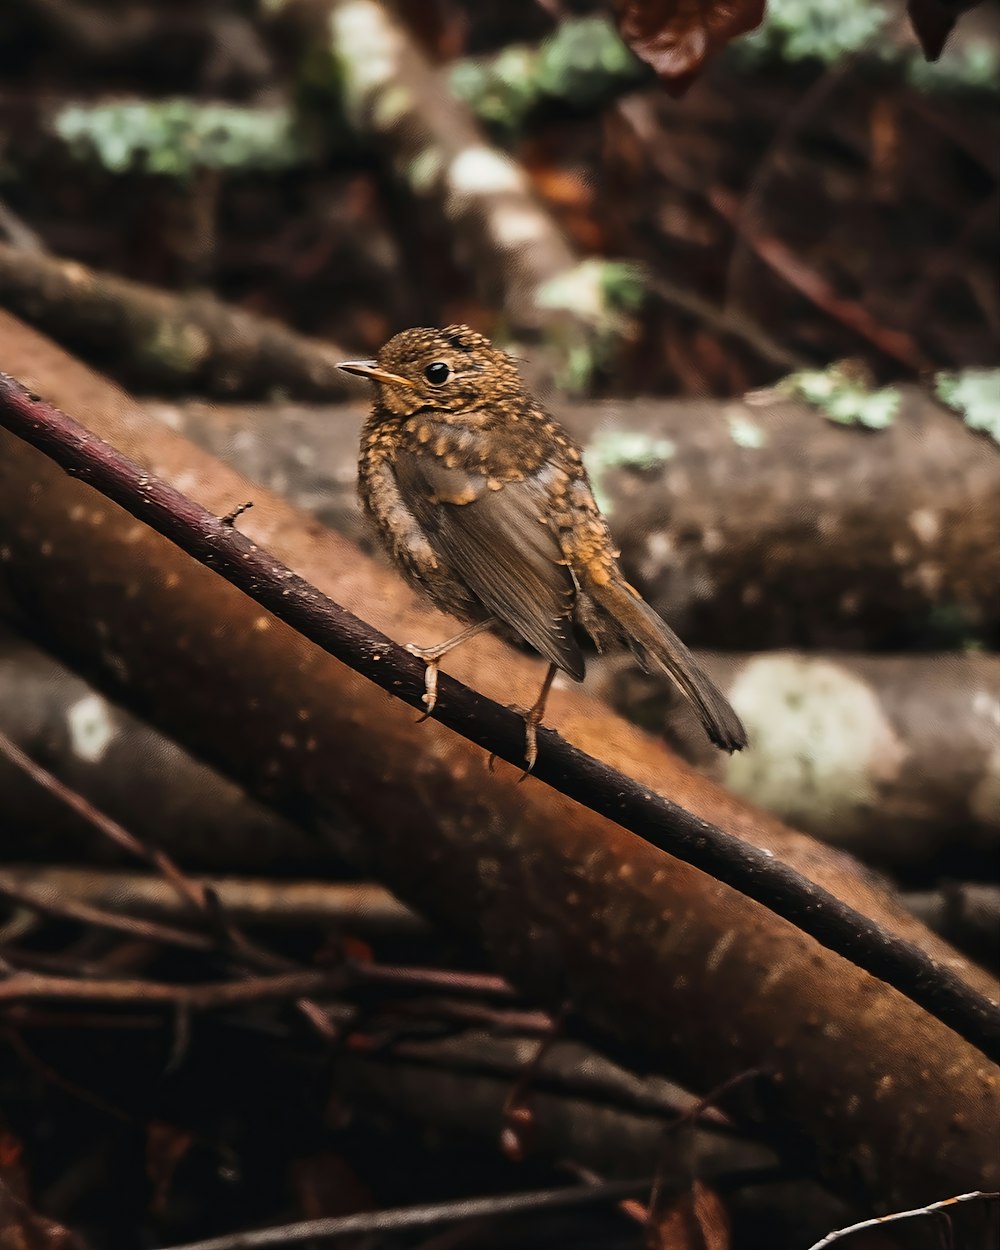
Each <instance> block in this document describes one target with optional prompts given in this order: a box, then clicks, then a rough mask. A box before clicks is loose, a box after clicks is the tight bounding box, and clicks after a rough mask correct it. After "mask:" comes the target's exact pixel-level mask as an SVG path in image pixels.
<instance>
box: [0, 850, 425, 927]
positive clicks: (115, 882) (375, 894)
mask: <svg viewBox="0 0 1000 1250" xmlns="http://www.w3.org/2000/svg"><path fill="white" fill-rule="evenodd" d="M191 879H192V881H193V884H194V885H195V886H196V888H198V889H200V890H210V891H211V892H212V893H213V894H214V895H215V897H216V898H217V899H218V901H219V904H220V906H221V907H222V909H223V911H224V912H225V914H226V915H227V916H228V917H229V918H230V920H233V921H235V922H236V923H238V924H253V925H268V926H273V927H277V926H301V927H307V926H308V927H315V926H322V927H324V928H334V927H336V926H345V927H347V928H348V929H350V930H351V931H354V930H358V931H360V932H362V933H378V934H386V933H393V934H413V933H425V932H427V922H426V921H425V920H423V919H422V918H421V917H420V916H418V915H416V914H415V913H414V912H412V911H411V910H410V909H409V908H408V907H405V906H404V905H403V904H402V903H401V902H400V901H399V899H397V898H396V897H395V896H394V895H392V894H390V893H389V891H388V890H387V889H385V887H384V886H381V885H375V884H373V883H372V882H368V881H356V882H355V881H352V882H339V881H275V880H272V879H271V878H269V877H216V876H211V877H210V876H202V875H199V876H194V877H192V878H191ZM8 884H9V885H11V886H13V887H15V888H17V889H22V888H24V889H30V890H31V891H33V892H34V897H35V898H37V897H39V895H38V891H43V892H44V898H45V899H52V898H58V899H60V900H67V899H71V900H73V901H74V902H76V903H80V904H86V905H87V906H89V907H94V908H100V909H101V911H102V913H103V914H104V915H107V914H108V913H110V912H113V913H115V914H117V915H126V914H127V915H128V916H130V917H136V916H145V917H146V918H148V919H151V920H161V921H163V920H180V921H190V920H191V919H192V916H191V908H190V907H189V906H188V905H187V904H186V902H184V901H181V900H178V898H177V895H176V893H175V891H174V890H173V888H172V887H171V886H170V885H169V884H168V883H167V882H165V881H164V880H163V878H162V877H161V876H159V875H156V874H153V873H145V872H134V871H131V870H120V869H101V868H71V867H66V866H64V865H53V864H34V863H33V864H7V865H4V867H3V870H2V872H0V889H2V888H3V887H4V886H5V885H8Z"/></svg>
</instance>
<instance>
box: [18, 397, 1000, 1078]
mask: <svg viewBox="0 0 1000 1250" xmlns="http://www.w3.org/2000/svg"><path fill="white" fill-rule="evenodd" d="M0 426H3V427H5V428H6V429H8V430H9V431H10V432H11V433H13V434H15V435H16V436H18V437H19V438H22V439H24V440H26V441H27V442H28V443H30V444H31V445H32V446H34V447H36V448H37V449H38V450H40V451H42V452H43V453H44V454H45V455H47V456H50V457H51V458H52V459H53V460H54V461H55V462H56V463H57V464H59V465H61V466H62V467H63V468H64V469H65V470H66V471H67V472H69V473H71V474H73V475H74V476H77V477H79V478H81V479H82V480H83V481H85V482H87V483H88V484H89V485H91V486H92V487H94V488H95V489H96V490H98V491H100V492H101V493H102V494H104V495H106V496H107V497H108V498H109V499H111V500H113V501H114V502H115V503H117V504H119V505H120V506H121V507H122V508H124V509H125V510H126V511H127V512H129V513H131V515H132V516H134V517H136V518H137V519H138V520H140V521H142V522H143V523H145V524H146V525H149V526H150V527H151V528H153V529H154V530H156V531H157V532H158V533H160V534H162V535H163V536H164V537H166V538H168V539H169V540H170V541H171V542H173V543H175V544H176V545H177V546H178V547H180V548H181V549H182V550H183V551H186V552H187V553H188V554H189V555H191V556H193V557H194V558H195V559H196V560H198V561H199V562H200V563H202V564H204V565H205V566H206V567H208V568H211V569H214V570H215V571H216V572H218V573H219V574H220V575H221V576H223V577H225V578H226V580H227V581H230V582H231V583H232V584H233V585H235V586H238V587H239V588H240V589H241V590H242V591H243V592H244V593H245V594H247V595H248V596H249V597H250V598H251V599H253V600H255V601H256V602H257V603H259V604H261V606H262V607H264V608H267V609H268V610H269V611H271V612H272V613H273V614H274V615H275V616H276V617H278V618H279V619H280V620H282V621H284V622H285V623H286V624H288V625H290V626H291V627H292V628H293V629H295V630H297V631H298V632H299V633H300V634H302V635H303V636H304V637H306V638H308V639H310V640H311V641H312V642H314V643H316V644H317V645H318V646H320V647H321V648H322V649H323V650H325V651H326V652H328V653H329V654H330V655H332V656H334V657H335V658H336V659H338V660H340V661H342V662H343V663H345V664H347V665H349V666H350V667H351V668H352V669H354V671H355V672H358V673H360V674H361V675H363V676H365V677H367V678H369V679H370V680H371V681H374V682H375V683H376V684H377V685H379V686H381V687H382V689H384V690H387V691H388V692H389V693H390V694H393V695H395V696H396V697H397V698H399V699H402V700H403V701H404V702H405V703H408V704H409V705H410V706H411V707H414V708H417V709H418V710H421V711H422V710H424V709H423V707H422V698H423V693H424V665H423V664H422V663H421V662H420V661H419V660H418V659H417V658H416V657H415V656H411V655H409V654H408V653H407V652H406V651H405V650H404V649H403V648H402V647H400V646H398V645H397V644H395V643H394V642H392V641H391V640H390V639H389V638H387V637H386V636H385V635H384V634H382V633H380V632H379V631H377V630H375V629H374V628H373V627H372V626H370V625H368V624H366V623H365V622H364V621H361V620H359V619H358V618H357V617H356V616H354V615H353V614H352V613H350V612H347V611H346V610H345V609H344V608H342V607H341V606H340V605H339V604H336V603H334V602H333V601H332V600H331V599H329V598H327V596H326V595H324V594H321V593H320V591H318V590H317V589H316V587H315V586H312V585H310V584H309V583H308V582H307V581H305V580H304V579H303V578H301V577H299V576H297V575H296V574H295V573H294V572H293V571H292V570H291V569H290V568H288V567H287V566H286V565H284V564H282V563H281V562H280V561H278V560H276V559H275V558H274V557H273V556H272V555H270V554H269V553H267V552H266V551H263V550H261V548H259V547H258V546H257V545H256V544H255V543H253V542H251V541H250V539H248V538H246V537H245V536H244V535H243V534H241V533H240V532H239V531H238V530H236V529H234V528H232V527H230V526H227V525H224V524H223V523H222V521H221V520H220V519H219V518H218V517H216V516H213V515H212V514H211V513H210V512H208V511H207V510H206V509H205V508H203V507H202V506H201V505H200V504H198V503H196V502H195V501H194V500H192V499H189V498H187V497H186V496H185V495H183V494H181V492H180V491H178V490H175V489H174V488H173V487H172V486H170V485H169V484H168V483H166V482H164V481H161V480H160V479H159V478H156V477H153V476H152V475H151V474H150V473H149V472H148V470H146V469H144V468H143V467H142V466H141V465H139V464H137V463H136V462H135V461H134V460H131V459H129V458H128V457H127V456H124V455H122V454H121V453H120V452H118V451H117V450H116V449H115V448H114V447H112V446H111V445H110V444H109V443H106V442H105V441H104V440H103V439H101V438H99V437H97V435H95V434H92V433H91V432H90V431H89V430H87V429H86V428H85V427H84V426H82V425H80V424H79V423H78V422H76V421H74V420H73V419H72V418H71V417H68V416H66V414H65V413H62V412H60V411H59V409H57V408H55V407H54V406H53V405H51V404H49V403H46V402H45V401H44V400H42V399H40V398H39V397H38V396H37V395H32V394H30V393H29V392H28V391H27V390H26V389H25V387H24V386H22V385H21V384H20V383H19V382H17V381H16V380H15V379H14V378H11V377H8V376H7V375H4V374H0ZM434 716H435V718H436V719H437V720H439V721H440V722H441V723H442V724H444V725H447V726H448V727H449V728H450V729H453V730H455V731H456V732H457V733H460V734H462V735H463V736H464V737H466V738H468V739H469V740H470V741H472V742H475V743H477V744H478V745H480V746H482V747H484V748H486V750H488V751H490V752H492V753H493V754H495V755H497V756H499V757H500V758H501V759H504V760H507V761H508V762H509V763H511V764H514V765H515V766H516V767H521V766H522V765H523V753H524V725H523V721H522V718H521V717H520V716H518V715H517V713H516V712H513V711H512V710H511V709H509V708H504V707H501V706H500V705H499V704H497V703H494V702H493V701H492V700H491V699H487V698H486V697H485V696H484V695H481V694H478V693H476V692H475V691H473V690H470V689H469V688H468V687H466V686H463V685H462V684H461V683H460V682H458V681H456V680H454V679H453V678H451V677H448V676H444V677H442V679H441V683H440V698H439V700H438V706H437V708H436V709H435V712H434ZM539 744H540V751H539V757H538V761H537V764H536V766H535V770H534V776H535V778H536V779H537V780H539V781H542V782H546V783H547V784H549V785H551V786H553V787H554V788H555V789H557V790H559V791H560V792H561V793H563V794H566V795H568V796H569V797H570V798H572V799H575V800H576V801H577V802H578V803H581V804H583V805H584V806H586V807H589V808H591V809H592V810H593V811H595V812H598V813H600V814H601V815H603V816H605V817H607V818H608V819H610V820H613V821H616V822H617V823H618V824H619V825H621V826H622V827H623V828H625V829H629V830H631V831H632V832H633V833H635V834H636V835H637V836H639V837H640V838H643V839H645V840H646V841H647V842H649V843H650V844H651V845H653V846H656V847H659V848H660V849H661V850H664V851H666V852H667V853H668V854H670V855H673V856H675V857H676V858H678V859H681V860H684V861H685V862H687V863H689V864H693V865H694V866H695V867H696V868H699V869H701V870H702V871H703V872H706V873H708V874H709V875H710V876H712V877H714V878H716V879H717V880H719V881H723V882H725V883H726V884H727V885H730V886H732V887H733V888H734V889H736V890H739V891H741V892H742V893H743V894H745V895H747V896H748V897H750V898H753V899H755V900H756V901H757V902H759V903H762V904H763V905H764V906H765V907H768V908H769V909H770V910H771V911H773V912H775V913H776V914H777V915H779V916H782V917H784V918H785V919H786V920H788V921H790V922H791V923H792V924H793V925H795V926H797V927H798V928H799V929H801V930H802V931H803V932H805V933H808V934H810V935H811V936H812V937H814V938H815V939H816V940H817V941H818V942H820V943H821V944H822V945H823V946H825V947H827V948H828V949H829V950H832V951H835V952H836V953H838V954H840V955H842V956H844V957H845V958H846V959H849V960H850V961H851V962H852V963H854V964H856V965H857V966H858V967H860V968H863V969H864V970H865V971H866V972H869V973H870V974H871V975H873V976H875V977H878V978H880V979H881V980H883V981H885V982H887V983H888V984H889V985H892V986H893V987H894V988H895V989H897V990H899V991H900V993H902V994H904V995H906V996H907V997H908V998H910V999H911V1000H912V1001H913V1002H915V1003H918V1004H919V1005H920V1006H921V1007H923V1008H924V1010H926V1011H928V1012H930V1013H931V1014H932V1015H934V1016H936V1017H937V1018H938V1019H940V1020H942V1021H943V1022H944V1023H945V1024H947V1025H948V1026H949V1027H950V1028H952V1029H954V1030H955V1032H957V1033H959V1034H960V1035H961V1036H962V1037H964V1038H966V1040H967V1041H969V1042H971V1043H972V1045H974V1046H976V1047H977V1048H978V1049H979V1050H981V1051H982V1052H983V1054H985V1055H987V1056H988V1057H989V1058H990V1059H992V1060H994V1061H1000V1004H998V1003H997V1002H995V1001H992V1000H991V999H988V998H986V997H985V996H984V995H982V994H979V993H977V992H976V991H975V990H974V989H972V987H971V986H969V985H968V984H967V983H966V982H965V981H964V980H963V979H962V978H961V977H960V976H958V975H957V974H956V973H955V972H954V971H952V970H951V969H950V968H947V967H945V966H944V965H942V964H940V963H938V962H937V961H936V960H934V959H932V958H931V957H930V956H929V955H927V954H926V953H925V952H924V951H922V950H920V949H919V948H918V947H917V946H915V945H914V944H913V943H911V942H907V941H905V940H903V939H902V938H900V937H898V936H897V935H895V934H893V933H891V932H889V931H888V930H886V929H884V928H882V926H880V925H878V924H877V923H875V921H873V920H872V919H871V918H870V917H868V916H865V915H863V914H862V913H861V912H858V911H856V910H855V909H854V908H853V907H850V906H848V905H847V904H846V903H844V902H842V901H841V900H840V899H839V898H837V897H836V896H835V895H833V894H831V893H830V892H829V891H828V890H825V889H823V887H822V886H819V885H817V884H816V883H815V882H813V881H810V880H808V879H807V878H806V877H804V876H802V875H801V874H800V873H798V872H796V871H795V870H794V869H793V868H791V867H789V866H788V865H787V864H784V863H782V862H780V861H779V860H777V859H776V858H775V857H774V855H773V854H772V853H770V852H769V851H765V850H761V849H760V848H758V847H755V846H752V845H751V844H750V843H748V842H745V841H743V840H742V839H740V838H737V837H734V836H733V835H731V834H727V833H725V832H724V831H723V830H721V829H719V828H717V827H716V826H714V825H711V824H709V823H708V822H707V821H705V820H701V819H699V818H698V817H696V816H694V815H693V814H692V813H690V812H688V811H686V810H685V809H684V808H682V807H680V806H679V805H678V804H676V803H673V802H671V801H670V800H669V799H666V798H664V797H663V796H662V795H659V794H657V793H656V792H655V791H653V790H649V789H647V788H646V787H645V786H642V785H640V784H639V783H638V782H636V781H633V780H632V779H631V778H629V777H626V776H624V775H623V774H622V773H620V772H619V771H618V770H617V769H615V768H612V767H611V766H610V765H608V764H605V763H603V762H602V761H600V760H597V759H594V758H593V757H592V756H589V755H587V754H586V753H585V752H583V751H581V750H579V749H578V748H577V747H574V746H572V745H571V744H570V743H568V742H565V741H564V740H563V739H562V738H560V737H559V735H558V734H556V733H555V732H554V731H553V730H551V729H549V730H544V731H542V732H540V734H539Z"/></svg>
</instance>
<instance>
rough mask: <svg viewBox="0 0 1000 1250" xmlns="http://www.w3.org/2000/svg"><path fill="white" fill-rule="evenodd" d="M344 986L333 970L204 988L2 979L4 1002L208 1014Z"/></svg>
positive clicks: (25, 976)
mask: <svg viewBox="0 0 1000 1250" xmlns="http://www.w3.org/2000/svg"><path fill="white" fill-rule="evenodd" d="M340 988H341V981H340V979H339V977H337V976H336V974H331V973H330V972H328V971H319V970H317V971H309V970H307V971H304V972H285V973H280V974H278V975H277V976H271V977H251V978H248V979H247V980H245V981H212V982H205V983H204V984H199V985H169V984H167V983H165V982H162V981H143V980H140V979H139V978H132V979H128V980H103V979H98V978H96V977H52V976H45V975H42V974H39V973H29V972H22V971H14V972H13V975H9V976H7V977H6V978H5V979H3V980H0V1004H4V1003H17V1002H28V1001H38V1000H41V1001H43V1002H88V1003H125V1004H128V1005H129V1006H150V1007H152V1006H160V1005H163V1006H169V1007H185V1008H187V1009H188V1010H190V1011H207V1010H209V1009H212V1008H218V1007H241V1006H243V1005H245V1004H246V1003H259V1002H267V1001H270V1000H273V999H283V998H299V997H301V996H302V995H304V994H315V993H320V992H324V991H326V992H330V991H333V990H336V989H340Z"/></svg>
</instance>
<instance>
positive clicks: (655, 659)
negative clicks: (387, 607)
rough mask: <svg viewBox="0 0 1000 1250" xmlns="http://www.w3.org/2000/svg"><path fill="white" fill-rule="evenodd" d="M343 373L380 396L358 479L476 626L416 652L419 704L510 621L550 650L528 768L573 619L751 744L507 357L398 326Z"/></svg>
mask: <svg viewBox="0 0 1000 1250" xmlns="http://www.w3.org/2000/svg"><path fill="white" fill-rule="evenodd" d="M340 368H341V369H343V370H345V371H346V372H347V373H353V374H357V375H359V376H360V377H363V378H367V379H368V380H369V381H370V382H372V383H374V386H375V402H374V404H373V406H372V411H371V415H370V416H369V418H368V420H367V422H366V423H365V426H364V429H363V431H362V434H361V450H360V458H359V463H358V489H359V494H360V496H361V502H362V504H363V506H364V508H365V510H366V512H367V513H368V514H369V516H370V517H371V518H372V519H373V520H374V522H375V526H376V529H377V531H378V534H379V537H380V539H381V541H382V542H383V544H384V545H385V548H386V550H387V551H388V554H389V555H390V556H391V558H392V559H393V560H394V562H395V563H396V564H397V565H398V567H399V568H400V570H401V571H402V573H403V574H404V576H405V577H406V578H407V579H408V581H409V582H410V583H411V584H412V585H413V586H415V587H416V588H417V589H418V590H420V591H422V592H423V593H424V594H425V595H427V597H428V598H429V599H431V601H432V602H433V603H434V604H435V605H436V606H437V607H439V608H441V609H442V610H444V611H445V612H449V613H450V614H451V615H452V616H455V617H457V618H458V619H459V620H462V621H465V622H467V623H468V628H467V629H465V630H463V631H462V632H461V633H460V634H456V635H455V637H454V638H449V639H447V640H446V641H444V642H441V643H438V644H437V645H436V646H433V647H420V646H416V645H415V644H414V643H410V644H409V645H408V646H407V648H406V649H407V651H409V652H410V653H411V654H412V655H416V656H418V657H419V658H420V659H422V660H423V661H424V663H425V664H426V665H427V672H426V679H425V693H424V696H423V701H424V704H425V706H426V709H427V711H426V715H429V714H430V713H431V712H432V711H433V710H434V706H435V703H436V701H437V680H438V666H439V664H440V662H441V659H442V657H443V656H445V655H446V654H447V653H448V652H449V651H451V650H452V649H453V648H454V647H457V646H458V645H459V644H460V643H462V642H465V641H466V640H467V639H469V638H472V637H473V636H474V635H475V634H478V633H481V632H482V631H483V630H485V629H490V628H493V629H499V630H500V631H501V632H510V633H513V634H515V635H517V636H518V637H519V638H521V639H522V640H523V641H524V642H526V643H528V644H529V645H530V646H531V647H533V648H534V649H535V650H536V651H538V652H539V653H540V654H541V655H542V656H544V657H545V658H546V659H547V660H548V661H549V668H548V673H547V674H546V677H545V681H544V682H543V684H542V689H541V692H540V693H539V696H538V698H537V699H536V700H535V702H534V704H532V706H531V707H530V708H528V709H527V710H525V711H523V712H522V715H523V716H524V721H525V759H526V763H527V769H526V772H527V771H530V770H531V768H532V767H533V766H534V763H535V759H536V757H537V752H538V747H537V740H536V730H537V727H538V725H539V724H540V723H541V721H542V716H543V715H544V712H545V703H546V699H547V698H548V694H549V689H550V688H551V685H552V681H553V678H554V677H555V675H556V673H557V672H558V671H559V670H560V669H561V670H562V671H563V672H565V673H568V674H569V675H570V677H572V678H574V679H575V680H576V681H582V680H583V676H584V657H583V651H582V650H581V648H580V641H579V637H578V633H577V631H578V629H580V628H582V629H583V630H585V631H586V633H587V634H589V635H590V637H591V638H592V639H593V641H594V643H595V644H596V646H597V648H598V649H599V650H601V649H603V648H604V647H605V646H607V645H609V644H614V643H617V642H621V641H623V642H625V643H627V644H628V645H629V646H630V647H631V648H632V650H633V651H634V652H635V653H636V655H637V657H638V658H639V660H640V662H641V663H642V664H643V666H644V667H645V668H647V669H649V668H652V667H658V668H661V669H663V671H664V672H666V674H667V675H668V676H669V677H670V678H671V679H672V680H673V681H674V683H675V684H676V685H677V686H678V688H679V689H680V690H681V692H682V693H683V694H684V695H685V696H686V697H687V698H688V699H689V700H690V701H691V703H692V704H693V705H694V707H695V710H696V711H697V713H698V715H699V717H700V718H701V723H702V725H703V726H704V727H705V732H706V733H707V734H708V737H709V738H710V739H711V740H712V742H714V743H715V744H716V745H717V746H719V747H721V748H722V749H723V750H725V751H738V750H739V749H740V748H741V747H743V746H745V745H746V731H745V730H744V728H743V725H742V724H741V723H740V719H739V717H738V716H737V715H736V713H735V712H734V711H733V709H732V708H731V707H730V705H729V703H728V702H727V700H726V699H725V697H724V696H723V695H722V694H721V692H720V691H719V690H718V689H717V687H716V686H715V685H714V684H713V682H712V681H711V680H710V679H709V678H708V677H707V676H706V674H705V673H703V672H702V670H701V669H700V668H699V667H698V665H697V664H696V663H695V660H694V657H693V656H692V655H691V653H690V651H688V649H687V648H686V647H685V646H684V644H683V643H682V642H681V640H680V639H679V638H678V637H677V635H676V634H675V633H674V632H673V630H671V629H670V628H669V626H667V625H665V624H664V622H663V621H662V620H660V618H659V616H657V614H656V613H655V612H654V611H653V609H652V608H651V607H649V605H648V604H647V603H645V602H644V600H643V599H642V597H641V596H640V594H639V592H638V591H637V590H636V589H635V588H634V587H632V586H630V585H629V583H628V582H627V581H626V580H625V578H624V576H623V575H622V571H621V569H620V568H619V567H618V559H617V557H618V555H619V552H618V551H616V550H615V547H614V542H613V540H612V537H611V532H610V530H609V529H608V524H607V521H606V520H605V519H604V517H603V515H602V514H601V511H600V509H599V508H598V506H597V503H596V502H595V500H594V494H593V491H592V490H591V487H590V482H589V480H588V478H587V472H586V470H585V468H584V466H583V458H582V456H581V452H580V448H579V447H577V445H576V444H575V443H574V442H573V440H572V439H571V438H570V437H569V435H568V434H567V432H566V431H565V430H564V429H563V427H562V426H561V425H560V424H559V423H558V421H556V420H555V419H554V418H553V417H552V416H550V415H549V413H547V412H546V411H545V409H544V408H543V407H542V406H541V404H539V403H538V401H537V400H536V399H534V398H533V397H532V395H531V394H530V392H529V391H528V389H527V388H526V386H525V384H524V382H523V380H522V379H521V376H520V374H519V373H518V370H517V366H516V365H515V363H514V361H513V360H512V359H511V357H510V356H508V355H507V353H506V352H503V351H501V350H499V349H498V348H496V347H494V346H493V344H492V343H491V342H490V341H489V339H487V338H485V337H484V336H483V335H482V334H479V333H477V332H476V331H475V330H472V329H470V328H469V327H468V326H465V325H453V326H448V327H447V328H445V329H443V330H437V329H413V330H404V331H403V332H402V333H401V334H397V335H396V336H395V337H394V338H392V339H390V340H389V342H388V343H386V344H385V346H384V347H383V348H382V349H381V351H380V352H379V353H378V356H377V358H376V359H375V360H348V361H344V362H343V363H342V364H341V365H340Z"/></svg>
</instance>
